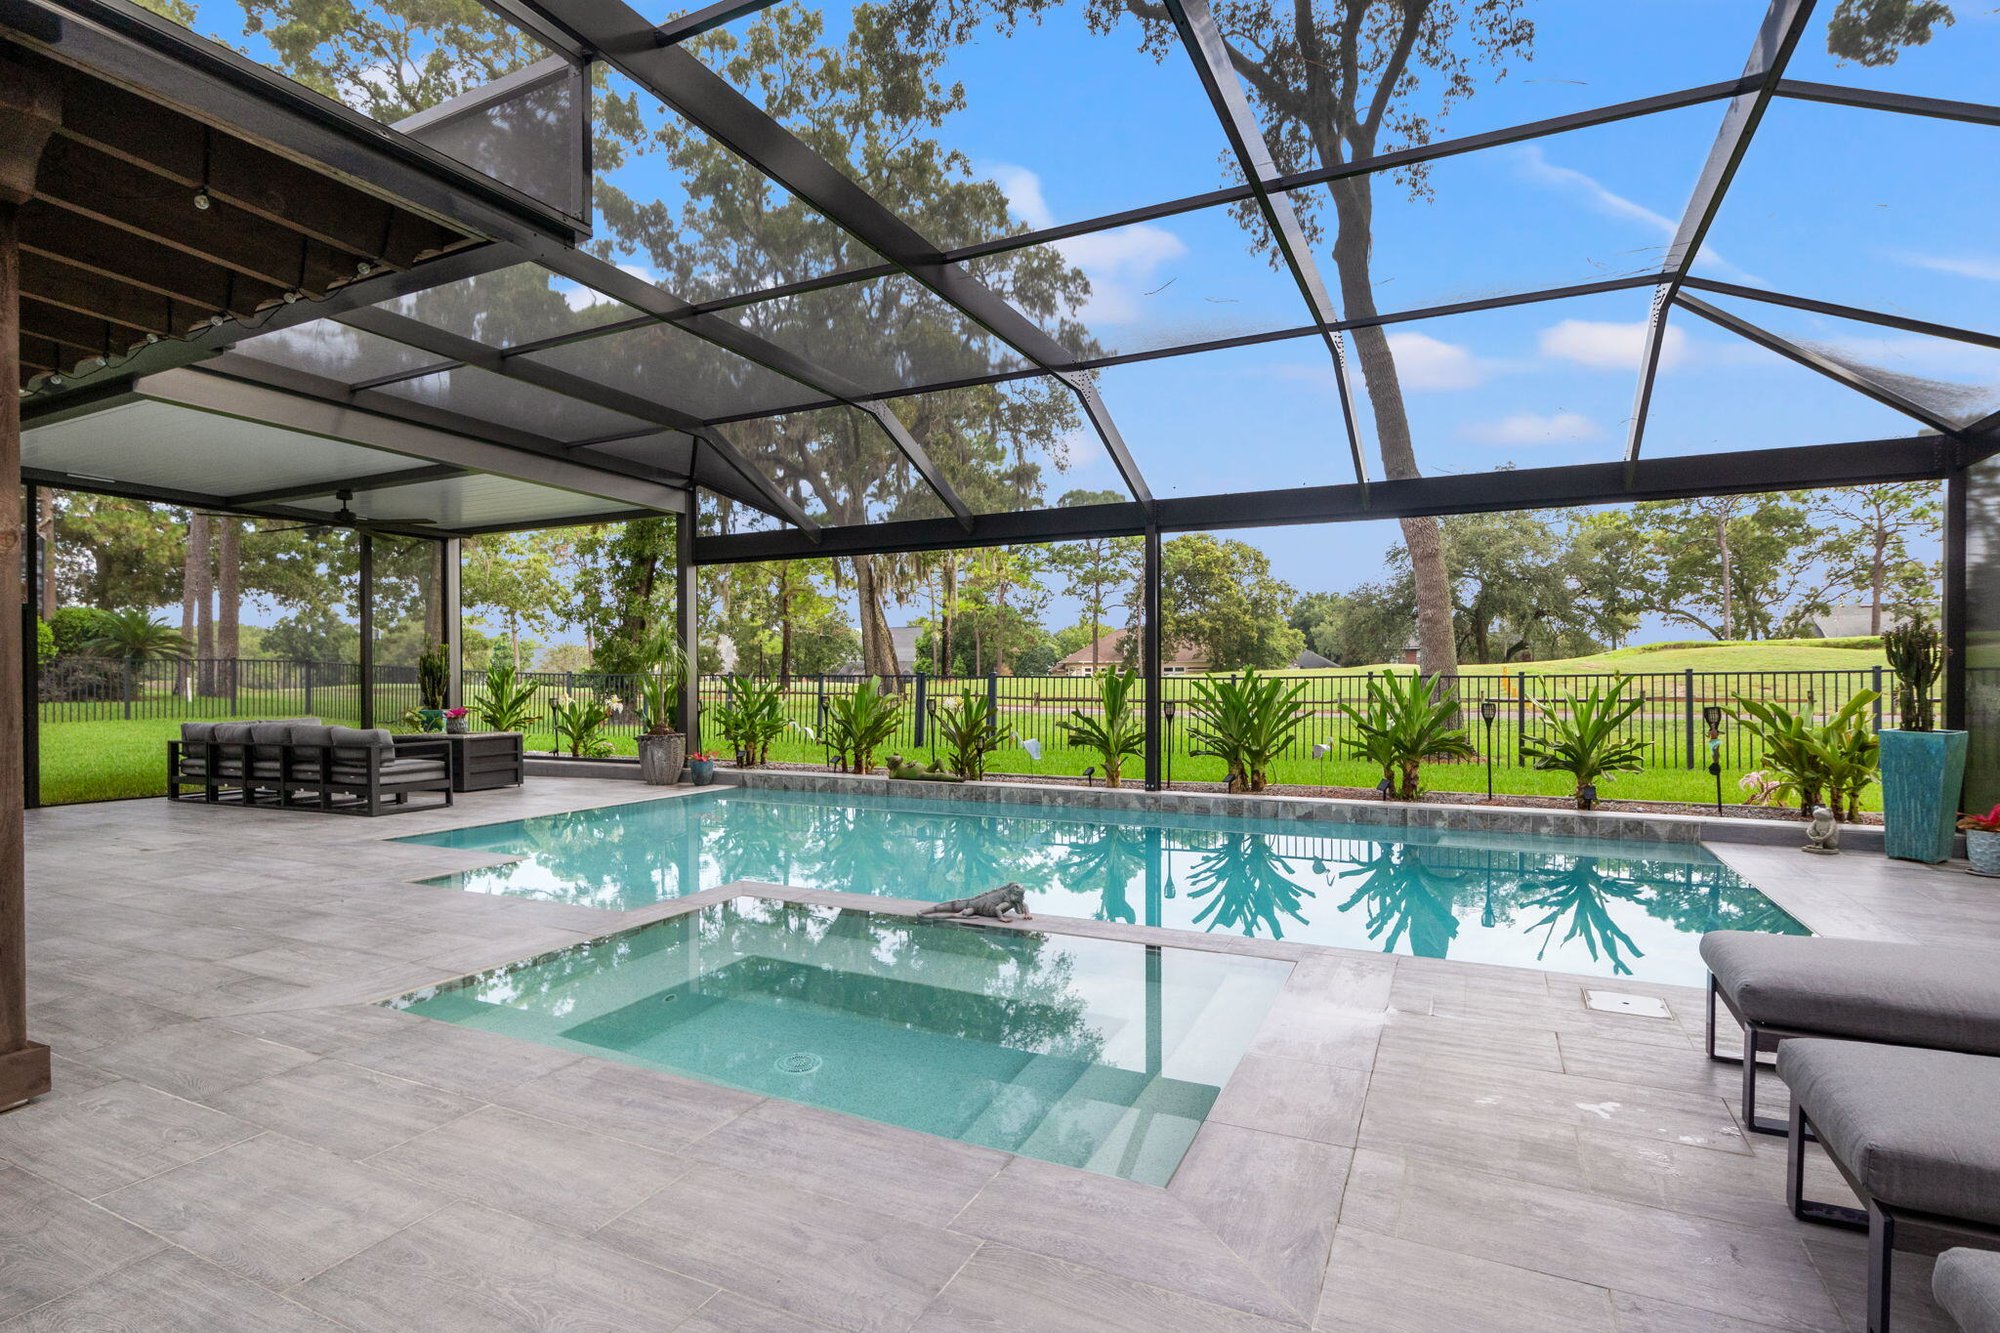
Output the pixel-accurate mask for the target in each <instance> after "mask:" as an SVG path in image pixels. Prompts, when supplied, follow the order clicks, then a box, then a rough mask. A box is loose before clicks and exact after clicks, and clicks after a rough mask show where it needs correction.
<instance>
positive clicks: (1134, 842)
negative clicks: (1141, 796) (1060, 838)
mask: <svg viewBox="0 0 2000 1333" xmlns="http://www.w3.org/2000/svg"><path fill="white" fill-rule="evenodd" d="M1147 833H1148V830H1146V829H1143V828H1134V827H1132V826H1131V825H1129V824H1096V825H1091V824H1079V825H1077V826H1075V827H1074V828H1068V829H1065V830H1064V834H1065V836H1066V838H1067V840H1068V846H1067V849H1066V851H1065V852H1064V854H1063V857H1062V859H1061V860H1060V861H1059V862H1057V864H1056V874H1057V876H1058V878H1059V879H1060V880H1061V881H1062V883H1063V885H1064V887H1066V888H1068V889H1069V890H1071V891H1072V892H1075V893H1090V894H1095V895H1096V897H1097V911H1096V913H1095V915H1096V918H1097V919H1098V920H1099V921H1120V922H1123V923H1125V924H1126V925H1131V924H1133V923H1135V922H1136V921H1137V920H1138V913H1137V912H1136V911H1135V910H1134V909H1133V907H1132V902H1131V899H1130V898H1128V897H1127V896H1126V893H1127V889H1128V888H1129V886H1130V885H1131V883H1132V881H1133V880H1134V879H1136V878H1138V877H1140V876H1143V875H1144V874H1145V873H1146V863H1147V860H1148V858H1149V856H1150V855H1151V852H1150V849H1149V846H1148V840H1147ZM1146 924H1147V925H1149V926H1156V925H1158V924H1159V922H1157V921H1148V922H1147V923H1146Z"/></svg>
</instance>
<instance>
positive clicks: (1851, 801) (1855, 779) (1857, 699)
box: [1736, 690, 1881, 819]
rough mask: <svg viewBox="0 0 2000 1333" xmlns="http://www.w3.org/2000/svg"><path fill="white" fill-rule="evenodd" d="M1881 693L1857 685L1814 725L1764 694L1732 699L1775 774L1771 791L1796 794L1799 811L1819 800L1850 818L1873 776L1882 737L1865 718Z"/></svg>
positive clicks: (1836, 813)
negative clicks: (1839, 705) (1843, 702)
mask: <svg viewBox="0 0 2000 1333" xmlns="http://www.w3.org/2000/svg"><path fill="white" fill-rule="evenodd" d="M1880 697H1881V695H1880V694H1878V693H1877V692H1876V691H1874V690H1859V691H1857V692H1856V693H1855V695H1854V697H1853V698H1851V699H1849V700H1848V701H1847V704H1846V706H1845V707H1843V708H1842V709H1841V710H1840V711H1839V712H1837V713H1835V714H1834V715H1833V716H1832V717H1830V718H1828V719H1827V720H1826V721H1825V722H1822V723H1818V724H1814V723H1813V721H1812V720H1811V718H1810V717H1809V716H1807V715H1803V714H1799V713H1794V712H1793V711H1792V710H1791V709H1789V708H1786V707H1785V706H1784V705H1783V704H1780V703H1773V702H1772V701H1770V700H1768V699H1750V698H1746V697H1744V696H1742V695H1738V696H1737V698H1736V704H1737V707H1739V708H1741V709H1742V710H1743V713H1744V718H1743V724H1744V725H1745V726H1746V727H1748V728H1749V729H1750V731H1751V733H1752V734H1753V735H1755V736H1756V737H1757V739H1758V741H1759V742H1760V743H1761V745H1762V747H1763V751H1764V764H1765V767H1766V768H1767V769H1768V770H1770V771H1772V772H1775V773H1776V774H1777V775H1778V782H1777V786H1776V789H1775V792H1774V794H1775V795H1777V796H1779V797H1781V798H1789V797H1797V798H1798V802H1799V812H1800V813H1801V814H1810V813H1812V808H1813V807H1814V806H1816V805H1821V804H1824V805H1825V806H1826V807H1827V808H1828V809H1829V810H1831V811H1832V812H1833V814H1834V817H1835V818H1836V819H1841V818H1845V819H1853V818H1854V817H1855V815H1856V814H1858V813H1859V811H1860V806H1861V793H1862V792H1863V791H1865V790H1866V789H1867V787H1868V784H1869V783H1870V782H1872V781H1874V778H1875V762H1876V757H1877V755H1878V753H1879V751H1880V747H1881V741H1880V739H1879V738H1878V737H1877V736H1876V735H1875V733H1874V730H1873V729H1872V728H1871V727H1870V725H1869V720H1868V719H1869V710H1870V709H1872V708H1873V707H1874V704H1875V701H1876V700H1877V699H1879V698H1880Z"/></svg>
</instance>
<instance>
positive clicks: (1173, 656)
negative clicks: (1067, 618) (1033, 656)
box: [1056, 629, 1208, 671]
mask: <svg viewBox="0 0 2000 1333" xmlns="http://www.w3.org/2000/svg"><path fill="white" fill-rule="evenodd" d="M1127 633H1128V631H1126V630H1122V629H1114V630H1112V631H1111V632H1110V633H1109V634H1106V635H1104V636H1103V637H1102V638H1100V639H1099V640H1098V641H1097V659H1096V660H1097V664H1098V665H1099V666H1105V665H1107V664H1111V665H1115V664H1116V663H1117V662H1118V661H1119V659H1120V658H1121V657H1122V656H1123V655H1124V651H1125V635H1126V634H1127ZM1090 663H1091V651H1090V645H1089V644H1085V645H1084V646H1083V647H1081V648H1079V649H1077V650H1076V651H1075V652H1073V653H1071V654H1070V655H1069V656H1068V657H1065V658H1064V659H1063V660H1062V661H1060V662H1058V663H1056V668H1057V669H1058V670H1065V669H1069V670H1080V671H1088V670H1089V669H1090ZM1162 665H1164V666H1166V667H1169V668H1179V669H1180V670H1182V671H1206V670H1207V669H1208V659H1206V658H1204V657H1203V656H1202V655H1201V654H1200V652H1198V651H1197V650H1195V649H1193V648H1176V649H1174V650H1173V651H1172V652H1170V653H1168V654H1167V660H1166V661H1165V662H1164V663H1163V664H1162Z"/></svg>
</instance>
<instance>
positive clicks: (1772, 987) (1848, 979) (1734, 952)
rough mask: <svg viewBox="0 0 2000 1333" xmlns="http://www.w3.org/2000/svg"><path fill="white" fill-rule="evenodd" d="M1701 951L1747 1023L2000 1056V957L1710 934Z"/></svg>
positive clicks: (1858, 943) (1870, 944)
mask: <svg viewBox="0 0 2000 1333" xmlns="http://www.w3.org/2000/svg"><path fill="white" fill-rule="evenodd" d="M1701 957H1702V961H1703V962H1705V963H1707V964H1708V970H1709V971H1710V972H1713V973H1714V974H1715V981H1716V985H1717V986H1719V987H1720V988H1721V990H1722V993H1723V994H1725V995H1727V996H1728V997H1729V999H1730V1002H1731V1003H1732V1004H1733V1005H1734V1006H1735V1007H1736V1009H1737V1011H1738V1012H1739V1013H1741V1014H1743V1016H1744V1017H1746V1018H1748V1019H1750V1020H1751V1021H1752V1022H1755V1023H1763V1024H1768V1025H1770V1026H1772V1027H1781V1028H1796V1029H1800V1030H1803V1031H1807V1032H1823V1033H1826V1034H1827V1035H1829V1036H1840V1037H1852V1038H1854V1039H1856V1040H1859V1041H1883V1042H1890V1043H1895V1044H1901V1045H1909V1046H1935V1047H1938V1048H1939V1049H1942V1050H1950V1051H1975V1052H1978V1053H1980V1054H1983V1055H2000V953H1994V952H1992V951H1990V950H1984V949H1938V948H1933V947H1932V946H1930V945H1928V944H1895V943H1882V942H1877V941H1874V940H1836V939H1822V938H1818V937H1814V936H1804V935H1765V934H1761V933H1758V932H1753V931H1741V930H1718V931H1711V932H1709V933H1708V934H1706V935H1704V936H1702V937H1701Z"/></svg>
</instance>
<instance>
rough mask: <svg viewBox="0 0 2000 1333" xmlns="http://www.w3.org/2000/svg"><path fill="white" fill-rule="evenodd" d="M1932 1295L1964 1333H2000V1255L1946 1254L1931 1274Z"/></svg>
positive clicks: (1978, 1252)
mask: <svg viewBox="0 0 2000 1333" xmlns="http://www.w3.org/2000/svg"><path fill="white" fill-rule="evenodd" d="M1931 1294H1932V1295H1933V1296H1935V1297H1937V1303H1938V1306H1939V1308H1940V1309H1942V1310H1943V1311H1944V1312H1945V1313H1946V1314H1948V1315H1950V1316H1951V1320H1952V1322H1953V1323H1955V1324H1957V1325H1958V1326H1959V1328H1960V1329H1961V1330H1963V1333H2000V1254H1995V1253H1994V1252H1993V1251H1992V1250H1966V1249H1957V1250H1946V1251H1945V1252H1944V1253H1943V1254H1940V1255H1939V1256H1938V1261H1937V1268H1936V1269H1934V1270H1933V1271H1932V1273H1931Z"/></svg>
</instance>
